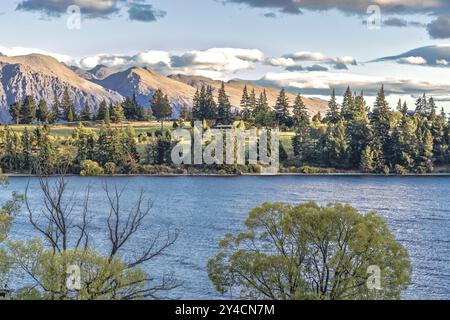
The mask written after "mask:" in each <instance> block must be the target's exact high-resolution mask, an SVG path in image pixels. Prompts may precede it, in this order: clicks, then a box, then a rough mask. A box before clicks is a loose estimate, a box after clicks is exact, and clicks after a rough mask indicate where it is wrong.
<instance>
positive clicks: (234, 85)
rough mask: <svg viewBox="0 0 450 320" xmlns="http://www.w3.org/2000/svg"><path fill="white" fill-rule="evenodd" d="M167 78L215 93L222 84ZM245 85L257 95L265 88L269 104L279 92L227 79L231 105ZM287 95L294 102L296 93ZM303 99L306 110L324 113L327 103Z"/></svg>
mask: <svg viewBox="0 0 450 320" xmlns="http://www.w3.org/2000/svg"><path fill="white" fill-rule="evenodd" d="M169 78H171V79H173V80H177V81H180V82H183V83H186V84H188V85H190V86H193V87H195V88H200V87H201V86H202V85H210V86H212V87H213V88H214V91H215V93H216V94H217V92H218V90H219V89H220V87H221V85H222V82H221V81H217V80H211V79H209V78H206V77H201V76H186V75H181V74H178V75H171V76H169ZM246 85H247V88H248V90H249V92H250V91H251V90H253V89H254V90H255V93H256V96H257V97H259V94H260V93H261V92H262V91H263V90H266V94H267V99H268V101H269V105H270V106H273V105H275V102H276V100H277V97H278V95H279V93H280V89H278V88H272V87H266V86H258V85H255V84H254V83H252V82H248V81H238V80H231V81H228V82H226V83H225V90H226V92H227V95H228V96H229V98H230V102H231V104H232V105H233V106H236V107H238V106H239V105H240V102H241V98H242V91H243V90H244V87H245V86H246ZM287 96H288V98H289V100H290V102H291V103H292V102H294V99H295V98H296V95H294V94H292V93H288V94H287ZM303 101H304V102H305V104H306V106H307V107H308V110H309V112H310V114H311V115H315V114H317V112H319V111H320V112H321V113H322V114H324V113H325V112H326V110H327V109H328V103H327V102H326V101H324V100H322V99H318V98H306V97H303Z"/></svg>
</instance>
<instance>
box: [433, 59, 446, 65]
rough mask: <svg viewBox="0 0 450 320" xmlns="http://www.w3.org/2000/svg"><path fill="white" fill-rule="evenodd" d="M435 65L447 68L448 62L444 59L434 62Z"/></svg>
mask: <svg viewBox="0 0 450 320" xmlns="http://www.w3.org/2000/svg"><path fill="white" fill-rule="evenodd" d="M436 64H437V65H440V66H448V61H447V60H445V59H440V60H436Z"/></svg>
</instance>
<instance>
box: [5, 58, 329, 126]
mask: <svg viewBox="0 0 450 320" xmlns="http://www.w3.org/2000/svg"><path fill="white" fill-rule="evenodd" d="M202 85H210V86H212V87H213V89H214V92H215V94H217V93H218V90H219V88H220V86H221V82H220V81H216V80H212V79H209V78H205V77H194V76H186V75H173V76H168V77H166V76H163V75H161V74H159V73H156V72H154V71H152V70H150V69H147V68H137V67H134V68H130V69H127V70H125V71H121V70H120V69H118V68H108V67H105V66H98V67H96V68H94V69H92V70H82V69H79V68H76V67H68V66H66V65H64V64H63V63H60V62H58V61H57V60H55V59H54V58H51V57H48V56H45V55H40V54H31V55H27V56H18V57H7V56H2V55H0V121H1V122H5V121H8V120H9V114H8V106H9V105H10V104H12V103H14V102H16V101H18V100H19V99H23V98H24V97H25V96H26V95H32V96H34V97H35V99H36V100H39V99H45V100H46V101H47V102H48V104H49V105H51V104H52V103H53V101H54V100H55V97H56V98H58V99H59V100H61V98H62V95H63V93H64V90H65V89H66V88H67V89H68V90H69V93H70V94H71V96H72V98H73V101H74V104H75V107H76V109H77V110H79V109H81V107H82V106H83V105H84V103H85V102H86V101H89V103H90V105H91V106H96V105H98V104H99V103H100V102H101V101H102V100H106V101H108V102H109V101H111V102H113V103H114V102H117V101H122V100H123V99H124V97H127V96H128V97H131V96H132V95H133V94H136V97H137V99H138V101H139V103H140V104H141V105H143V106H146V107H150V100H151V98H152V97H153V94H154V93H155V91H156V90H157V89H162V90H163V91H164V92H165V93H166V94H167V95H168V97H169V100H170V102H171V104H172V106H173V108H174V115H175V116H176V115H177V114H178V112H179V110H180V108H181V107H183V106H185V107H188V108H190V107H192V100H193V96H194V94H195V91H196V90H197V88H199V87H200V86H202ZM245 85H247V87H248V89H249V91H251V90H253V89H254V90H255V92H256V94H257V96H259V94H260V93H261V92H262V91H263V90H266V93H267V97H268V100H269V103H270V105H274V104H275V101H276V98H277V95H278V93H279V89H278V88H271V87H263V86H258V85H255V84H253V83H250V82H244V81H238V80H232V81H229V82H227V83H226V84H225V89H226V91H227V94H228V96H229V98H230V102H231V104H232V105H233V106H235V107H238V106H239V104H240V100H241V96H242V90H243V88H244V86H245ZM288 97H289V99H290V100H291V102H293V101H294V98H295V95H293V94H288ZM304 101H305V104H306V106H307V107H308V109H309V111H310V113H311V115H312V114H315V113H317V112H319V111H320V112H322V114H323V113H324V112H325V111H326V109H327V102H326V101H324V100H321V99H310V98H305V99H304Z"/></svg>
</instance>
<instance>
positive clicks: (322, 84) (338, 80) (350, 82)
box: [260, 71, 450, 96]
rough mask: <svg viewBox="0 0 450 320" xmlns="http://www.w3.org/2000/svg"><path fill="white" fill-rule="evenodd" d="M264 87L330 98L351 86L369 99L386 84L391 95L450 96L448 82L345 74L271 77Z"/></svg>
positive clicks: (278, 75)
mask: <svg viewBox="0 0 450 320" xmlns="http://www.w3.org/2000/svg"><path fill="white" fill-rule="evenodd" d="M260 81H261V82H262V83H264V84H268V85H275V86H278V87H285V88H290V89H294V90H295V89H301V91H302V92H303V93H305V94H315V95H317V94H329V92H330V90H332V89H337V90H339V91H344V90H345V88H346V87H347V86H350V87H351V88H352V89H353V90H357V91H359V90H362V91H364V93H365V94H366V95H369V96H371V95H375V94H376V93H377V92H378V90H379V88H380V86H381V85H382V84H384V85H385V88H386V92H387V94H417V93H420V92H428V93H430V94H437V95H443V96H446V95H448V92H449V89H450V86H449V84H448V82H445V79H443V80H442V81H435V82H428V81H422V80H418V79H410V78H399V77H381V76H370V75H361V74H352V73H342V72H325V71H322V72H309V73H305V72H282V73H275V72H272V73H267V74H266V75H265V76H264V77H263V78H262V79H261V80H260Z"/></svg>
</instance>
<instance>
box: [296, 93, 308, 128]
mask: <svg viewBox="0 0 450 320" xmlns="http://www.w3.org/2000/svg"><path fill="white" fill-rule="evenodd" d="M292 111H293V124H294V126H295V128H296V130H297V131H298V130H301V131H302V130H304V128H307V127H309V125H310V121H309V115H308V109H307V108H306V105H305V103H304V102H303V99H302V96H301V95H300V94H299V95H297V97H296V98H295V101H294V105H293V107H292Z"/></svg>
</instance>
